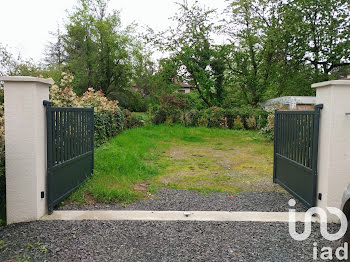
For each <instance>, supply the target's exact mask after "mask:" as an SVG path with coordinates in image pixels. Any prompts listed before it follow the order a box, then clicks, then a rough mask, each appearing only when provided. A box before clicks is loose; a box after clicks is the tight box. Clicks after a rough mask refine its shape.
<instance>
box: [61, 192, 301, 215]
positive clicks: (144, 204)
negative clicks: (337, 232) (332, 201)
mask: <svg viewBox="0 0 350 262" xmlns="http://www.w3.org/2000/svg"><path fill="white" fill-rule="evenodd" d="M291 198H293V197H292V196H291V195H290V194H288V193H278V192H269V193H241V194H238V195H235V194H227V193H212V194H209V195H205V194H202V193H200V192H198V191H189V190H179V189H170V188H162V189H161V190H160V191H159V192H158V193H157V194H156V195H155V196H153V197H152V199H147V200H141V201H137V202H135V203H132V204H128V205H126V206H121V205H120V204H100V203H96V204H94V205H65V206H61V207H58V210H97V209H109V210H154V211H167V210H171V211H176V210H177V211H260V212H287V211H288V209H289V208H290V207H289V205H288V201H289V199H291ZM295 209H296V210H297V211H298V212H305V211H306V210H307V208H306V207H305V206H304V205H303V204H301V203H300V202H299V201H297V204H296V206H295Z"/></svg>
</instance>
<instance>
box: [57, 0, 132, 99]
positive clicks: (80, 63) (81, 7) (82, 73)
mask: <svg viewBox="0 0 350 262" xmlns="http://www.w3.org/2000/svg"><path fill="white" fill-rule="evenodd" d="M78 3H79V4H78V6H77V7H76V11H75V12H74V13H73V14H72V15H70V17H69V22H68V23H67V25H66V31H67V33H66V35H64V36H63V39H64V48H65V53H66V64H67V65H66V67H67V68H69V69H70V71H71V72H72V73H73V74H74V76H75V79H74V82H73V86H74V87H75V89H76V92H77V93H78V94H79V95H80V94H82V93H84V92H85V91H86V90H87V89H88V88H89V87H96V88H100V89H101V90H102V92H103V93H105V94H106V95H107V96H109V95H110V94H111V93H113V92H116V91H120V90H122V89H124V88H125V87H127V86H128V84H129V82H130V80H131V75H132V67H131V61H130V55H129V52H128V48H129V47H130V43H131V42H132V41H131V39H130V37H129V35H128V32H127V31H125V30H124V31H123V30H122V29H121V22H120V18H119V14H118V13H117V12H115V11H113V12H111V13H110V12H108V10H107V1H97V0H80V1H79V2H78Z"/></svg>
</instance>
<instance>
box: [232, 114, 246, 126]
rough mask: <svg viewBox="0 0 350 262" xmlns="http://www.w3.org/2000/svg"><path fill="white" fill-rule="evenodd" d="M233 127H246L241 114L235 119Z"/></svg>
mask: <svg viewBox="0 0 350 262" xmlns="http://www.w3.org/2000/svg"><path fill="white" fill-rule="evenodd" d="M233 129H244V125H243V121H242V118H241V116H236V117H235V119H234V120H233Z"/></svg>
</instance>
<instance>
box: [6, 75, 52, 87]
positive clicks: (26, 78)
mask: <svg viewBox="0 0 350 262" xmlns="http://www.w3.org/2000/svg"><path fill="white" fill-rule="evenodd" d="M0 81H4V82H36V83H43V84H48V85H53V84H54V83H55V82H54V81H53V80H52V79H46V78H40V77H33V76H1V77H0Z"/></svg>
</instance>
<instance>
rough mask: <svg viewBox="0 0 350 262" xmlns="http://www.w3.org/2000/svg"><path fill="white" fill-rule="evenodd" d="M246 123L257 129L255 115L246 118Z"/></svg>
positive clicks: (249, 126)
mask: <svg viewBox="0 0 350 262" xmlns="http://www.w3.org/2000/svg"><path fill="white" fill-rule="evenodd" d="M246 125H247V128H248V129H256V119H255V116H254V115H251V116H250V117H248V118H247V119H246Z"/></svg>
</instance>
